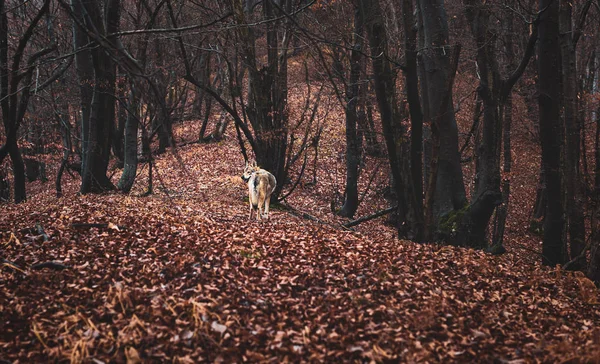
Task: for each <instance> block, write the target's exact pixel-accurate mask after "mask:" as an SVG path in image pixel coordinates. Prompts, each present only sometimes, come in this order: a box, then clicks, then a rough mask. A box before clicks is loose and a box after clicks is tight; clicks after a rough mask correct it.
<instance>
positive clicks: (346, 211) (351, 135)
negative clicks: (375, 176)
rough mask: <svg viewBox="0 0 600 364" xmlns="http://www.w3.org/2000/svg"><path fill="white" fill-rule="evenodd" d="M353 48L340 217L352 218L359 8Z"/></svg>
mask: <svg viewBox="0 0 600 364" xmlns="http://www.w3.org/2000/svg"><path fill="white" fill-rule="evenodd" d="M354 13H355V14H354V35H353V42H354V44H353V47H352V51H351V54H350V79H349V80H348V83H347V85H346V110H345V111H346V149H347V153H346V154H347V156H346V200H345V201H344V205H343V206H342V208H341V210H340V215H341V216H345V217H352V216H354V213H355V212H356V209H357V208H358V163H359V161H360V148H359V143H360V140H359V136H358V133H357V128H356V126H357V121H358V114H357V105H358V101H359V97H360V96H361V95H360V94H359V84H358V81H359V78H360V70H361V58H362V54H361V53H362V51H363V41H362V39H363V34H362V33H363V15H362V12H361V11H360V10H359V8H356V9H355V12H354Z"/></svg>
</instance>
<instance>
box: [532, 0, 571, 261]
mask: <svg viewBox="0 0 600 364" xmlns="http://www.w3.org/2000/svg"><path fill="white" fill-rule="evenodd" d="M539 9H540V11H541V17H540V25H539V45H538V52H539V57H538V59H539V61H538V69H539V78H538V90H539V123H540V139H541V145H542V166H543V169H544V176H545V181H546V188H545V193H546V218H545V219H544V238H543V243H542V262H543V263H544V264H546V265H551V266H554V265H556V264H563V263H564V262H565V260H566V249H565V244H564V240H563V233H564V225H565V221H564V216H563V214H564V206H563V198H562V196H563V186H562V176H561V170H560V160H561V150H562V148H563V142H562V140H563V139H562V125H561V121H560V109H559V105H560V90H561V74H560V68H561V60H560V47H559V32H558V9H559V3H558V1H554V0H539Z"/></svg>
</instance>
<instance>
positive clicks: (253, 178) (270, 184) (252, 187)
mask: <svg viewBox="0 0 600 364" xmlns="http://www.w3.org/2000/svg"><path fill="white" fill-rule="evenodd" d="M242 180H244V182H246V183H247V184H248V200H249V202H250V217H249V218H250V219H252V212H253V211H256V219H257V220H260V219H261V218H262V214H263V213H264V214H265V217H266V218H267V219H268V218H269V204H270V202H271V194H273V191H274V190H275V186H277V181H276V180H275V176H273V175H272V174H271V173H270V172H269V171H266V170H264V169H261V168H260V167H258V166H257V165H256V161H251V162H249V163H248V162H246V168H244V174H243V175H242Z"/></svg>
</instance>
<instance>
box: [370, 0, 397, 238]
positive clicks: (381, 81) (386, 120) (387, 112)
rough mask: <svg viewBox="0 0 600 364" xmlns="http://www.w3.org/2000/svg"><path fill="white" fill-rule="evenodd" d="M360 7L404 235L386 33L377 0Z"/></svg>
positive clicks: (392, 88)
mask: <svg viewBox="0 0 600 364" xmlns="http://www.w3.org/2000/svg"><path fill="white" fill-rule="evenodd" d="M359 6H360V7H361V9H360V10H361V11H363V14H364V19H365V26H366V29H367V34H368V39H369V45H370V49H371V56H372V67H373V77H374V81H375V94H376V96H377V104H378V105H379V114H380V115H381V125H382V129H383V136H384V139H385V144H386V147H387V152H388V159H389V162H390V169H391V171H392V179H393V186H394V188H395V193H396V196H397V198H398V211H397V213H398V219H399V221H398V222H397V223H398V226H397V228H398V235H399V236H404V235H405V230H406V226H405V222H406V212H407V211H406V208H407V206H406V203H405V201H403V198H404V193H403V189H404V186H403V180H402V174H401V163H400V160H399V157H398V155H397V149H398V147H399V146H397V145H396V138H395V135H394V121H395V117H394V109H393V104H392V100H393V92H394V91H393V90H394V87H395V85H394V77H393V75H392V71H391V68H390V64H389V62H388V61H387V58H386V56H385V55H386V54H387V35H386V32H385V27H384V24H383V17H382V13H381V8H380V5H379V1H378V0H361V1H360V3H359Z"/></svg>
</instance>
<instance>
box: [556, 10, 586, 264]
mask: <svg viewBox="0 0 600 364" xmlns="http://www.w3.org/2000/svg"><path fill="white" fill-rule="evenodd" d="M572 6H573V3H571V2H569V1H565V0H560V14H559V22H560V34H561V35H560V51H561V61H562V65H561V66H562V87H563V88H562V96H563V100H562V101H563V103H562V106H563V117H564V124H565V132H566V137H565V141H566V152H565V153H564V154H563V155H564V157H565V160H564V166H565V189H566V208H567V215H566V216H567V221H566V222H567V226H568V233H569V240H570V257H571V259H573V258H575V257H578V256H579V255H580V254H581V252H582V251H583V249H584V247H585V222H584V216H583V205H582V203H583V201H582V195H583V191H582V188H581V183H580V181H581V170H580V167H579V161H580V146H581V125H580V124H579V119H578V110H577V106H578V104H577V68H576V66H577V60H576V49H575V42H574V39H573V26H572V10H571V9H572ZM585 265H586V261H585V259H580V260H578V261H576V262H574V263H573V265H572V268H573V270H582V269H584V267H585Z"/></svg>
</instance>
